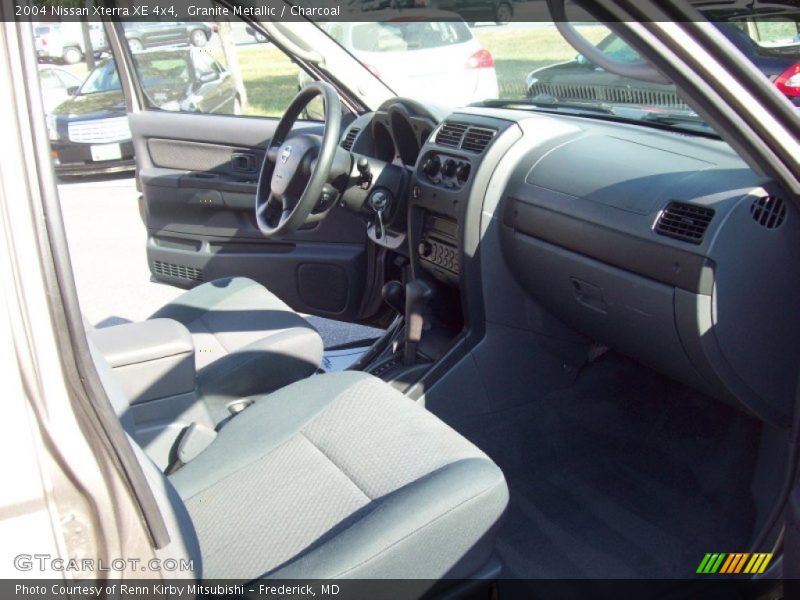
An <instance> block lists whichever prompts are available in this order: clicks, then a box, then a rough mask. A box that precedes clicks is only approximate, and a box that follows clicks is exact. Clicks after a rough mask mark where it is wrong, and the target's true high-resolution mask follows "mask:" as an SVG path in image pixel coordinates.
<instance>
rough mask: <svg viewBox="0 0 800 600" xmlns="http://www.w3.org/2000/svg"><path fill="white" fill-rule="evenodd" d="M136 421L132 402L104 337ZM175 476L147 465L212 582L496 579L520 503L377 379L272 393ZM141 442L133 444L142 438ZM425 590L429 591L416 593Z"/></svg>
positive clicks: (481, 458)
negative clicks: (510, 520)
mask: <svg viewBox="0 0 800 600" xmlns="http://www.w3.org/2000/svg"><path fill="white" fill-rule="evenodd" d="M90 348H91V349H92V356H93V358H94V361H95V364H96V366H97V370H98V374H99V375H100V379H101V381H102V383H103V387H104V388H105V390H106V393H107V394H108V396H109V399H110V401H111V404H112V406H113V407H114V408H115V410H116V411H117V414H118V415H119V416H120V420H121V422H122V424H123V426H124V427H125V426H127V427H130V425H131V424H130V422H129V415H128V413H127V411H126V410H125V408H126V406H127V399H126V398H124V397H123V395H122V390H121V388H120V386H119V384H118V382H117V381H116V380H115V378H114V375H113V373H112V372H111V369H110V368H109V366H108V364H107V363H105V361H104V360H103V358H102V355H100V354H99V352H97V351H96V348H94V347H93V344H92V343H91V340H90ZM246 414H247V416H246V418H236V419H233V420H231V421H230V422H229V423H228V424H227V425H226V426H225V427H223V428H222V429H221V430H220V432H219V435H218V436H217V439H216V440H215V442H214V443H213V444H212V445H211V446H209V447H208V448H207V449H206V450H205V451H204V452H202V453H201V454H200V455H199V456H197V458H195V459H194V460H193V461H192V462H190V463H188V464H187V465H185V466H184V467H183V468H181V469H180V470H178V471H177V472H176V473H174V474H173V475H171V476H170V477H169V478H167V477H165V476H163V475H162V474H161V473H160V472H159V471H158V469H157V468H156V467H155V466H154V465H153V463H152V462H149V461H148V459H147V457H146V456H145V455H144V453H143V452H141V450H140V449H138V448H135V450H136V452H137V456H138V457H139V460H140V462H141V463H142V466H143V468H144V470H145V473H146V474H147V477H148V480H149V482H150V485H151V488H152V490H153V492H154V494H156V501H157V502H158V504H159V507H160V509H161V513H162V516H163V518H164V519H165V524H166V525H167V529H168V531H169V533H170V538H171V540H172V543H171V544H170V545H169V546H167V547H164V548H161V549H159V550H157V555H158V556H159V557H164V556H168V555H169V556H172V557H175V556H176V554H180V555H184V556H188V557H189V558H192V559H194V566H195V568H196V572H195V573H194V576H195V577H197V578H198V579H203V580H213V579H225V580H240V581H253V580H256V579H260V578H281V579H294V578H300V579H304V580H312V579H313V580H317V579H333V578H353V579H376V578H381V579H384V578H397V579H416V580H420V581H418V583H419V584H421V585H424V586H426V587H427V586H429V585H431V584H433V581H432V580H439V579H448V578H452V579H466V578H476V577H481V576H483V577H486V576H489V577H494V576H496V575H497V570H496V565H497V563H496V559H494V556H493V551H494V546H495V539H496V534H497V529H498V526H499V522H500V519H501V516H502V515H503V512H504V511H505V509H506V506H507V504H508V487H507V485H506V482H505V479H504V477H503V473H502V472H501V471H500V469H499V468H498V467H497V465H495V464H494V463H493V462H492V461H491V460H490V459H489V458H488V457H487V456H486V455H485V454H484V453H483V452H481V451H480V450H479V449H478V448H477V447H475V446H474V445H473V444H471V443H470V442H468V441H467V440H466V439H464V438H463V437H462V436H460V435H459V434H458V433H456V432H455V431H454V430H453V429H451V428H450V427H448V426H447V425H446V424H444V423H443V422H442V421H440V420H439V419H438V418H436V417H435V416H434V415H433V414H431V413H430V412H428V411H427V410H425V409H424V408H423V407H421V406H420V405H419V404H417V403H416V402H413V401H412V400H410V399H409V398H407V397H406V396H404V395H403V394H401V393H400V392H399V391H397V390H395V389H394V388H393V387H391V386H390V385H389V384H387V383H385V382H383V381H381V380H380V379H377V378H376V377H373V376H372V375H368V374H366V373H361V372H355V371H349V372H341V373H330V374H324V375H318V376H316V377H312V378H309V379H305V380H303V381H299V382H297V383H295V384H292V385H290V386H288V387H285V388H282V389H281V390H279V391H278V392H275V393H273V394H270V395H268V396H263V397H261V398H259V400H258V401H257V402H255V403H254V404H253V405H252V406H251V407H250V408H248V409H246ZM132 443H133V442H132ZM415 595H416V594H415Z"/></svg>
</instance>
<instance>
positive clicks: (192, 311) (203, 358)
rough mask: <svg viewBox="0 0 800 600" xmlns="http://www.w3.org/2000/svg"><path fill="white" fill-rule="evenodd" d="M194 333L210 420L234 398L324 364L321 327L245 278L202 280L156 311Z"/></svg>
mask: <svg viewBox="0 0 800 600" xmlns="http://www.w3.org/2000/svg"><path fill="white" fill-rule="evenodd" d="M150 319H172V320H174V321H178V322H179V323H182V324H183V325H184V326H185V327H186V328H187V329H188V330H189V332H190V333H191V334H192V338H193V340H194V348H195V365H196V367H197V389H198V394H199V396H200V397H201V398H202V399H203V402H204V404H205V405H206V407H207V408H208V410H209V413H210V415H211V417H212V419H213V420H214V421H215V422H219V421H221V420H222V419H224V418H225V417H227V416H228V412H227V408H226V407H227V404H228V402H230V400H231V399H232V398H244V397H247V396H251V395H255V394H264V393H267V392H271V391H274V390H277V389H278V388H281V387H283V386H285V385H288V384H290V383H293V382H295V381H298V380H300V379H303V378H305V377H308V376H309V375H312V374H313V373H314V372H315V371H316V370H317V369H318V368H319V366H320V363H321V362H322V352H323V344H322V338H321V337H320V335H319V333H317V330H316V329H314V327H312V326H311V324H309V323H308V321H306V320H305V319H304V318H303V317H301V316H300V315H299V314H297V313H296V312H295V311H293V310H292V309H291V308H289V306H287V305H286V304H285V303H284V302H283V301H282V300H281V299H280V298H278V297H277V296H276V295H275V294H273V293H271V292H270V291H268V290H267V289H266V288H265V287H264V286H262V285H260V284H258V283H256V282H255V281H253V280H252V279H248V278H246V277H229V278H225V279H217V280H215V281H210V282H208V283H204V284H202V285H200V286H198V287H196V288H193V289H192V290H189V291H188V292H185V293H183V294H181V295H180V296H178V298H176V299H175V300H173V301H172V302H170V303H169V304H167V305H166V306H164V307H162V308H161V309H159V310H157V311H156V312H155V313H153V315H151V316H150Z"/></svg>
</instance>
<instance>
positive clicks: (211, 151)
mask: <svg viewBox="0 0 800 600" xmlns="http://www.w3.org/2000/svg"><path fill="white" fill-rule="evenodd" d="M276 125H277V121H276V120H274V119H261V118H243V117H233V116H218V115H213V116H212V115H192V114H180V113H168V112H158V111H143V112H138V113H134V114H131V115H130V126H131V132H132V134H133V139H134V144H135V149H136V156H137V163H138V183H139V185H140V189H141V192H142V199H141V206H140V211H141V215H142V219H143V220H144V223H145V225H146V227H147V232H148V240H147V257H148V263H149V266H150V270H151V273H152V274H153V277H154V278H155V279H156V280H158V281H163V282H164V283H169V284H172V285H177V286H181V287H192V286H194V285H197V284H198V283H200V282H202V281H210V280H212V279H216V278H219V277H225V276H233V275H241V276H247V277H251V278H252V279H255V280H256V281H258V282H260V283H262V284H263V285H265V286H266V287H267V288H269V289H270V290H271V291H272V292H274V293H275V294H277V295H278V296H279V297H280V298H282V299H283V300H284V301H285V302H286V303H287V304H289V305H290V306H291V307H292V308H294V309H295V310H298V311H300V312H306V313H311V314H317V315H321V316H325V317H332V318H337V319H341V320H358V319H361V318H364V317H365V316H368V315H361V314H359V310H360V308H361V306H362V303H363V301H364V298H363V295H364V290H365V289H367V288H369V287H370V286H368V285H367V283H366V282H367V277H368V275H367V265H368V262H369V261H368V260H367V251H368V246H367V236H366V228H365V225H364V223H363V222H362V220H361V218H360V217H359V216H358V215H356V214H354V213H351V212H349V211H347V210H345V209H340V208H338V207H336V208H334V209H333V210H332V211H331V213H330V214H329V216H328V217H327V218H326V219H324V220H323V221H321V222H319V223H316V224H314V225H313V226H310V227H307V228H304V229H301V230H300V231H298V232H296V233H294V234H293V235H291V236H288V237H286V238H285V239H282V240H278V241H273V240H268V239H266V238H264V237H263V236H262V235H261V233H260V231H259V230H258V228H257V226H256V223H255V218H254V197H255V191H256V183H257V180H258V172H259V170H260V167H261V161H262V160H263V157H264V151H265V149H266V147H267V144H268V142H269V140H270V138H271V137H272V134H273V132H274V129H275V126H276ZM296 130H297V131H300V130H302V131H304V132H309V131H310V132H317V133H319V132H321V125H320V124H319V123H302V124H299V125H298V126H297V127H296Z"/></svg>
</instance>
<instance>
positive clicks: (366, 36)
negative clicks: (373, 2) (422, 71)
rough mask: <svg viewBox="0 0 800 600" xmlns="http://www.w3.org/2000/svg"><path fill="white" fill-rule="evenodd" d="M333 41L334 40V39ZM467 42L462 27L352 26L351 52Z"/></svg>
mask: <svg viewBox="0 0 800 600" xmlns="http://www.w3.org/2000/svg"><path fill="white" fill-rule="evenodd" d="M334 29H336V28H334ZM337 34H338V35H339V39H343V32H342V31H339V32H337ZM331 35H333V34H331ZM334 39H337V38H336V37H335V36H334ZM470 39H472V34H471V33H470V32H469V28H468V27H467V26H466V25H465V24H464V23H445V22H442V23H435V22H430V23H426V22H407V23H403V22H398V23H363V24H357V25H354V26H353V33H352V40H353V48H352V49H353V50H361V51H365V52H406V51H409V50H425V49H430V48H438V47H441V46H448V45H451V44H459V43H463V42H466V41H468V40H470ZM337 41H339V40H337ZM340 43H341V42H340Z"/></svg>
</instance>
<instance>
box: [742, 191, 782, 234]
mask: <svg viewBox="0 0 800 600" xmlns="http://www.w3.org/2000/svg"><path fill="white" fill-rule="evenodd" d="M750 214H751V215H752V216H753V220H754V221H755V222H756V223H758V224H759V225H761V226H762V227H766V228H767V229H777V228H778V227H780V226H781V225H782V224H783V221H784V220H785V219H786V203H785V202H784V201H783V199H782V198H778V197H776V196H761V197H760V198H756V199H755V200H753V203H752V204H751V205H750Z"/></svg>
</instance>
